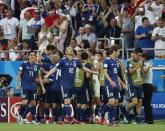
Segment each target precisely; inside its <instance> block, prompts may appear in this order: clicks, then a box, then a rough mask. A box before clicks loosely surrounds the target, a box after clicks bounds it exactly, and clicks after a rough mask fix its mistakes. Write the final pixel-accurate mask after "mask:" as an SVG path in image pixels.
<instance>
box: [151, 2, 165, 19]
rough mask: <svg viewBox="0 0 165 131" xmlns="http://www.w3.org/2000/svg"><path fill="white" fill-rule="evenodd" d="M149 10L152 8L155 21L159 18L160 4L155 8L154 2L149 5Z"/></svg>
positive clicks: (160, 12) (161, 5)
mask: <svg viewBox="0 0 165 131" xmlns="http://www.w3.org/2000/svg"><path fill="white" fill-rule="evenodd" d="M151 8H152V12H153V15H154V17H155V19H156V18H159V17H161V14H162V10H163V4H160V5H158V6H157V5H156V4H155V1H154V2H153V3H152V4H151Z"/></svg>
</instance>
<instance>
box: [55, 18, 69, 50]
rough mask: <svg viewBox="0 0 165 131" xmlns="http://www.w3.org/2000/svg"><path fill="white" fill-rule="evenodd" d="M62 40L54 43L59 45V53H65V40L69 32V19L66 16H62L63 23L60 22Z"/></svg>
mask: <svg viewBox="0 0 165 131" xmlns="http://www.w3.org/2000/svg"><path fill="white" fill-rule="evenodd" d="M60 23H61V24H60V27H59V29H60V38H59V40H56V41H54V42H55V44H57V48H58V49H59V51H61V52H63V51H64V44H65V40H66V37H67V32H68V24H69V23H68V18H67V17H66V16H62V17H61V21H60Z"/></svg>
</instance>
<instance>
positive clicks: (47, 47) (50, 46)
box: [46, 44, 55, 50]
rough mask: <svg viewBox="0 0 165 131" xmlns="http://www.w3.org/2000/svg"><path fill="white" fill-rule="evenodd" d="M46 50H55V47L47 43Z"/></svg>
mask: <svg viewBox="0 0 165 131" xmlns="http://www.w3.org/2000/svg"><path fill="white" fill-rule="evenodd" d="M46 50H55V47H54V45H51V44H48V45H47V46H46Z"/></svg>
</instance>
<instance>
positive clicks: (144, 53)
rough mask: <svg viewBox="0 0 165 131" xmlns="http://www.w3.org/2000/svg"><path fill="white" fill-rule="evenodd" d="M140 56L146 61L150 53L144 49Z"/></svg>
mask: <svg viewBox="0 0 165 131" xmlns="http://www.w3.org/2000/svg"><path fill="white" fill-rule="evenodd" d="M142 57H143V58H145V59H146V60H147V61H148V60H149V59H150V54H149V53H148V52H147V51H145V52H143V54H142Z"/></svg>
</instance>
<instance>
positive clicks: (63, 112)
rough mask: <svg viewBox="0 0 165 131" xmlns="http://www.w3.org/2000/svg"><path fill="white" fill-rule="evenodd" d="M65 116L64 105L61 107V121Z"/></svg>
mask: <svg viewBox="0 0 165 131" xmlns="http://www.w3.org/2000/svg"><path fill="white" fill-rule="evenodd" d="M65 116H66V109H65V106H64V107H63V108H62V114H61V121H64V119H65Z"/></svg>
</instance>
